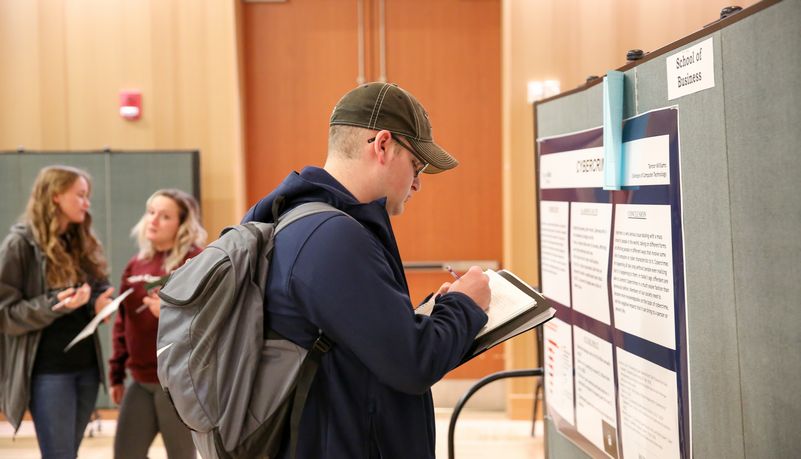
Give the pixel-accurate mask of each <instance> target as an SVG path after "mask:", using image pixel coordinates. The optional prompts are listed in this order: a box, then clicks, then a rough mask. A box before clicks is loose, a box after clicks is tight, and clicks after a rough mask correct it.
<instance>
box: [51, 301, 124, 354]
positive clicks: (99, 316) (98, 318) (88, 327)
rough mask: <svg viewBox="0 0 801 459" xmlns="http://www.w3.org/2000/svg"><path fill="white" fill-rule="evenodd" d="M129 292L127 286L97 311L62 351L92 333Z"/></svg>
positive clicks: (65, 350)
mask: <svg viewBox="0 0 801 459" xmlns="http://www.w3.org/2000/svg"><path fill="white" fill-rule="evenodd" d="M131 293H133V289H132V288H129V289H128V290H126V291H125V292H124V293H123V294H122V295H120V296H118V297H117V298H114V300H113V301H112V302H111V303H109V304H107V305H106V307H105V308H103V309H101V310H100V312H98V313H97V315H96V316H95V317H94V318H93V319H92V321H91V322H89V323H88V324H87V325H86V326H85V327H83V330H81V332H80V333H78V334H77V335H76V336H75V338H73V339H72V341H70V343H69V344H67V347H65V348H64V352H67V351H69V350H70V349H71V348H72V346H75V344H77V343H78V341H80V340H82V339H84V338H86V337H89V336H92V333H94V332H95V330H97V326H98V325H100V322H101V321H102V320H103V319H105V318H106V317H108V316H110V315H111V314H113V313H114V311H116V310H117V309H118V308H119V307H120V303H122V300H124V299H125V297H127V296H128V295H130V294H131Z"/></svg>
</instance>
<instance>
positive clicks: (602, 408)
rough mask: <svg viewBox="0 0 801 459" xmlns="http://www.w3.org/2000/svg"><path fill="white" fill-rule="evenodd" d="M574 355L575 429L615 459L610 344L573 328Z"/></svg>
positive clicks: (615, 428) (613, 382)
mask: <svg viewBox="0 0 801 459" xmlns="http://www.w3.org/2000/svg"><path fill="white" fill-rule="evenodd" d="M573 337H574V338H575V339H574V347H575V355H576V429H577V430H578V431H579V433H580V434H582V435H584V437H586V438H587V439H588V440H589V441H591V442H592V443H593V444H594V445H595V446H597V447H598V449H600V450H601V451H604V452H605V453H606V454H607V455H608V456H609V457H614V458H617V457H619V455H618V450H617V410H616V406H617V405H616V400H615V381H614V377H615V373H614V369H613V367H612V344H611V343H609V342H607V341H605V340H603V339H601V338H598V337H597V336H595V335H593V334H592V333H589V332H586V331H584V330H583V329H581V328H579V327H575V326H574V327H573Z"/></svg>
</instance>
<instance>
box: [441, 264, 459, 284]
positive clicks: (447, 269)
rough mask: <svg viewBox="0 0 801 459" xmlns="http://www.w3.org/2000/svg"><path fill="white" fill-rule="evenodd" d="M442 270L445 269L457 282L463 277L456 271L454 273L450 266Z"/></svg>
mask: <svg viewBox="0 0 801 459" xmlns="http://www.w3.org/2000/svg"><path fill="white" fill-rule="evenodd" d="M442 269H444V270H445V271H448V272H449V273H451V276H453V278H454V279H456V280H459V278H460V277H462V276H460V275H458V274H456V271H454V270H453V269H452V268H451V267H450V265H445V266H443V267H442Z"/></svg>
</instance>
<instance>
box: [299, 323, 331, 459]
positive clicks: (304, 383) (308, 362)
mask: <svg viewBox="0 0 801 459" xmlns="http://www.w3.org/2000/svg"><path fill="white" fill-rule="evenodd" d="M332 345H333V343H332V342H331V340H329V339H328V337H327V336H325V335H323V331H322V330H320V334H319V335H318V336H317V340H315V341H314V345H313V346H312V348H311V350H309V353H308V354H306V357H305V358H304V359H303V363H302V364H301V365H300V370H298V377H297V379H296V386H295V397H294V400H293V402H292V414H291V415H290V417H289V448H290V449H289V451H290V456H289V457H290V458H292V459H295V456H296V455H297V450H298V432H299V431H300V417H301V415H302V414H303V408H304V407H305V406H306V399H308V398H309V390H310V389H311V385H312V383H313V382H314V376H315V375H316V374H317V368H318V367H319V366H320V361H321V360H322V358H323V354H325V353H326V352H328V351H329V350H330V349H331V346H332Z"/></svg>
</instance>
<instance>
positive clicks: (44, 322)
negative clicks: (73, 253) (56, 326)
mask: <svg viewBox="0 0 801 459" xmlns="http://www.w3.org/2000/svg"><path fill="white" fill-rule="evenodd" d="M46 262H47V258H46V257H45V256H44V254H43V253H42V251H41V250H40V249H39V246H38V244H36V242H35V240H34V238H33V232H32V231H31V228H30V227H29V226H27V225H21V224H18V225H14V226H13V227H12V228H11V233H10V234H9V235H8V236H7V237H6V238H5V240H4V241H3V244H2V245H1V246H0V411H2V412H3V413H5V416H6V418H7V419H8V421H9V422H10V423H11V425H12V426H14V431H15V432H16V430H17V429H19V425H20V422H22V416H23V414H24V413H25V410H26V409H27V408H28V402H29V401H30V385H31V384H30V383H31V374H32V372H33V364H34V359H35V358H36V349H37V347H38V346H39V339H40V338H41V336H42V329H44V328H45V327H47V326H48V325H50V324H51V323H53V321H54V320H56V319H57V318H58V317H60V316H62V315H64V314H68V313H69V312H71V311H69V310H67V309H66V308H63V309H61V310H59V311H52V310H51V309H50V308H51V307H52V306H53V305H54V304H55V303H56V298H55V295H51V294H49V293H48V288H47V282H46V280H45V279H46V276H45V267H46V265H45V263H46ZM93 296H94V295H93ZM94 340H95V350H96V352H97V361H98V365H100V363H101V362H102V361H103V359H102V356H101V355H100V342H99V340H98V337H97V333H95V335H94ZM99 374H100V377H101V378H103V376H104V372H103V370H102V368H101V369H99Z"/></svg>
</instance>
